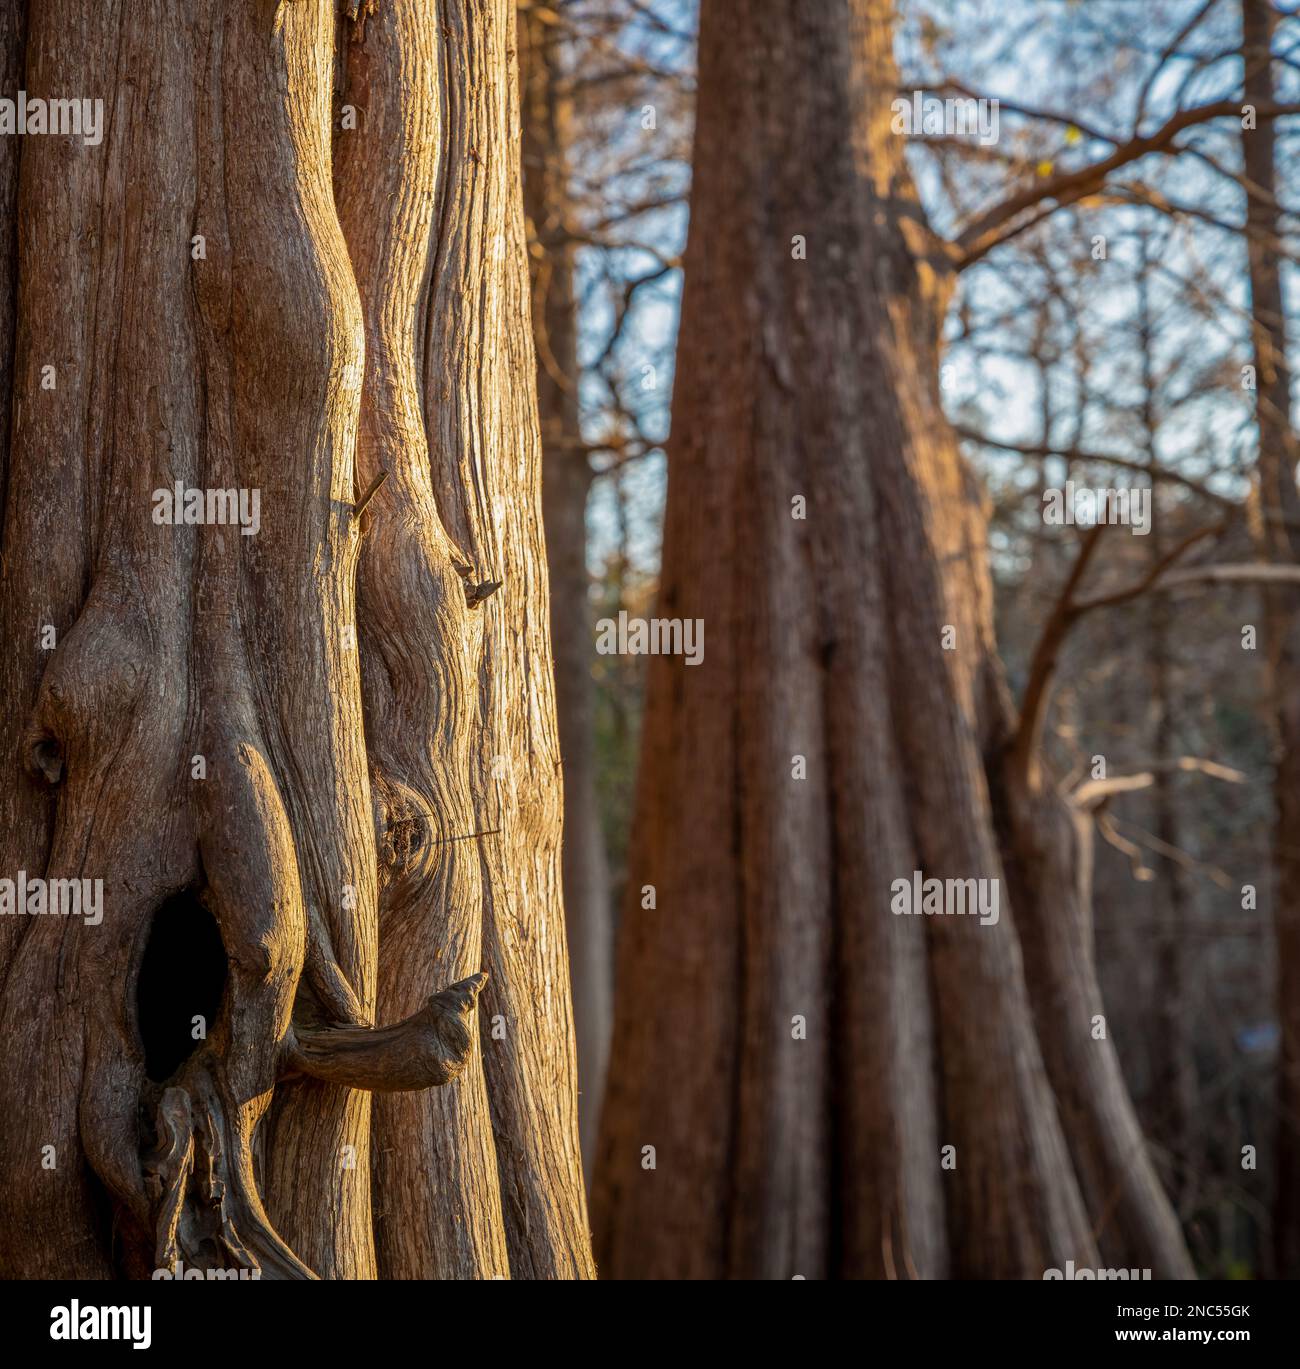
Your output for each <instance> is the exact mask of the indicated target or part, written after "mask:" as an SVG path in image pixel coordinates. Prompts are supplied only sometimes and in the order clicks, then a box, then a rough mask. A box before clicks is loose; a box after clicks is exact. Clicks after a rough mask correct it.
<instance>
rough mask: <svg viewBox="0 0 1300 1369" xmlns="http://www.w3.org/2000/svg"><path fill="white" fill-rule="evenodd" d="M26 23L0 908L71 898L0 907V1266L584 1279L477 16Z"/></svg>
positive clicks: (119, 9)
mask: <svg viewBox="0 0 1300 1369" xmlns="http://www.w3.org/2000/svg"><path fill="white" fill-rule="evenodd" d="M31 10H32V13H31V15H30V31H29V32H27V33H26V35H25V37H24V34H23V31H22V30H23V25H22V24H21V23H17V24H15V23H14V22H12V21H11V20H8V19H6V20H4V21H3V22H0V45H3V46H2V47H0V59H2V64H3V70H4V71H5V72H6V73H8V74H10V75H17V74H21V75H22V78H23V79H22V84H23V86H24V88H25V89H26V90H27V92H28V93H29V95H30V96H31V97H32V98H43V97H47V96H48V95H49V93H50V92H55V93H57V92H60V91H65V90H66V91H75V92H81V93H84V94H85V95H86V96H87V97H93V98H100V97H102V98H103V99H104V103H105V112H106V113H105V131H104V137H103V141H102V143H101V144H100V145H99V146H97V147H88V146H84V145H82V143H81V141H80V140H66V139H54V138H41V139H32V140H30V141H24V142H23V144H22V147H21V152H20V153H19V152H17V151H15V150H14V149H13V148H12V147H11V145H10V144H9V143H8V142H6V141H4V140H0V208H3V209H5V210H6V211H7V210H8V208H9V206H10V204H11V201H12V196H13V187H14V186H15V185H16V186H17V233H16V238H14V239H11V240H10V241H11V244H12V243H13V242H15V241H16V243H17V247H16V248H15V249H13V250H14V251H15V252H16V256H14V257H13V262H12V265H13V267H14V268H15V269H10V266H11V263H10V261H9V260H8V250H7V249H2V248H0V289H3V290H4V294H3V300H4V308H6V309H7V310H8V311H9V312H8V313H7V314H6V315H4V316H0V381H3V394H4V403H6V404H8V403H10V401H11V396H12V410H13V423H12V434H11V435H10V432H9V429H8V427H7V426H6V428H5V430H4V434H3V436H2V437H0V455H2V456H3V457H4V463H3V467H4V474H5V485H4V500H5V503H4V517H5V522H4V530H3V558H2V560H0V630H2V631H3V640H4V641H5V643H6V651H5V652H4V653H0V686H2V687H3V690H4V697H5V699H6V701H7V702H9V703H10V704H11V706H10V707H8V708H7V709H6V710H4V716H3V718H2V719H0V729H2V732H0V766H2V767H3V769H0V776H2V778H0V823H2V828H0V876H3V875H4V874H5V873H9V874H10V875H12V874H13V873H14V872H17V871H19V870H23V871H27V872H29V873H30V874H31V875H32V876H36V875H40V876H41V877H43V878H45V879H48V880H56V879H57V880H73V879H90V880H97V879H102V880H103V888H104V894H103V909H102V911H103V920H102V923H101V924H100V925H98V926H95V927H86V926H83V925H82V922H81V920H78V919H68V918H7V919H0V974H3V980H2V982H0V1035H2V1036H3V1039H4V1041H5V1047H6V1048H5V1050H4V1051H3V1052H0V1172H3V1173H4V1174H5V1178H6V1181H5V1183H4V1184H3V1185H0V1230H3V1232H4V1237H3V1239H0V1273H3V1274H4V1275H6V1276H8V1277H33V1276H51V1277H64V1278H67V1277H112V1276H114V1275H115V1274H117V1275H121V1274H126V1275H128V1276H132V1277H149V1276H150V1275H151V1274H152V1272H153V1270H154V1269H155V1268H171V1267H172V1266H174V1265H176V1264H177V1263H180V1264H183V1265H184V1266H186V1267H187V1268H199V1269H204V1268H206V1269H218V1268H225V1269H239V1270H249V1271H257V1272H260V1274H261V1276H263V1277H269V1278H312V1277H323V1278H364V1277H371V1276H373V1275H374V1274H376V1273H377V1272H378V1273H380V1274H383V1275H425V1276H428V1275H439V1276H444V1277H456V1276H459V1277H473V1276H487V1275H490V1274H515V1275H545V1276H559V1275H569V1276H572V1275H578V1276H583V1275H589V1274H590V1273H591V1260H590V1252H589V1249H588V1244H587V1237H586V1219H585V1212H584V1210H583V1195H582V1186H581V1176H580V1172H579V1166H578V1156H577V1137H576V1118H575V1095H574V1087H573V1059H572V1043H571V1024H570V1019H569V1006H568V980H567V964H566V958H565V949H564V939H563V915H562V910H561V905H560V900H559V892H558V890H559V884H558V850H557V847H558V835H559V821H558V803H559V798H558V789H559V785H558V780H557V778H556V776H555V773H554V772H555V758H556V755H557V749H556V743H555V719H554V704H553V699H552V695H551V681H550V667H549V643H548V640H547V633H546V630H545V617H546V582H545V571H544V563H543V559H542V549H541V541H540V525H539V519H538V492H537V474H538V450H537V447H538V440H537V432H536V414H535V409H534V405H533V401H532V385H533V358H532V353H531V343H530V338H529V332H528V319H527V312H526V309H527V279H526V265H525V260H524V253H523V241H522V231H521V226H520V206H519V199H520V192H519V180H518V148H517V146H516V145H515V142H514V139H515V137H516V136H517V135H516V134H515V132H514V129H515V127H516V125H517V121H518V120H517V109H516V107H515V94H514V86H513V83H514V66H513V37H512V33H513V13H512V6H511V5H510V4H508V3H506V0H476V2H475V3H469V0H463V2H462V0H443V3H442V4H440V5H433V4H416V3H414V0H410V2H409V3H400V2H399V0H394V3H391V4H389V3H386V4H384V5H383V6H380V7H379V8H378V9H377V10H376V11H375V12H373V13H370V12H367V13H366V14H365V15H362V16H360V17H359V18H358V22H357V23H356V24H355V25H354V24H352V23H351V22H350V21H349V20H348V19H347V18H346V17H344V15H342V14H341V13H340V12H339V10H338V7H337V6H335V5H334V4H332V3H327V0H300V2H299V3H293V4H287V3H286V4H275V3H270V2H269V0H224V3H218V4H214V5H213V6H211V7H177V6H166V5H156V4H146V5H144V6H143V7H141V6H131V5H127V4H125V3H124V0H105V3H102V4H96V5H89V4H86V3H84V0H48V3H45V4H42V5H40V6H32V7H31ZM191 10H192V11H193V12H190V11H191ZM24 44H25V46H24ZM348 99H351V100H352V101H353V103H354V104H355V105H356V107H357V109H358V110H359V111H360V115H359V119H358V121H357V122H356V124H355V127H354V131H351V132H342V131H337V130H338V129H339V127H340V124H339V121H338V120H337V117H336V116H337V113H338V111H337V105H338V104H339V103H341V102H342V101H344V100H348ZM343 127H347V125H346V124H344V125H343ZM471 149H472V150H473V151H474V154H475V155H474V156H473V157H471V156H470V155H469V154H470V151H471ZM19 156H20V157H21V169H20V171H17V172H16V171H15V165H16V160H17V158H18V157H19ZM5 226H6V231H8V220H6V224H5ZM10 319H13V320H16V325H15V327H14V328H13V330H12V335H11V330H10V329H9V327H8V326H7V320H10ZM51 366H52V367H53V368H54V375H55V377H56V382H55V384H54V386H53V387H52V388H43V387H42V385H41V383H40V382H41V379H42V376H43V374H45V369H44V368H47V367H51ZM385 473H386V474H387V476H388V479H387V480H386V481H385V479H384V477H385ZM381 484H383V486H384V488H383V489H382V492H381V491H380V485H381ZM158 490H165V491H169V490H185V491H241V490H244V491H250V492H251V491H258V492H259V504H258V519H257V526H256V529H255V530H252V531H250V528H251V520H245V526H243V527H241V526H240V524H239V522H231V521H229V520H225V521H222V520H217V521H216V522H212V521H210V520H205V521H204V522H201V523H194V524H186V523H184V522H183V521H182V520H172V521H169V520H155V518H154V517H153V516H152V515H153V511H154V508H155V507H156V501H155V500H154V497H153V496H154V492H155V491H158ZM361 491H364V493H360V492H361ZM363 514H364V519H363ZM363 529H364V530H365V536H364V537H363V536H362V535H361V534H362V531H363ZM462 567H464V568H468V569H469V570H470V571H472V572H473V578H472V582H470V583H469V584H468V585H467V583H466V579H465V577H464V576H463V574H462V570H461V569H460V568H462ZM503 585H504V586H505V587H506V588H505V590H504V592H502V593H496V594H493V590H499V589H501V587H502V586H503ZM489 596H490V597H489ZM539 624H540V625H541V626H540V627H539V626H538V625H539ZM467 838H468V839H467ZM200 902H201V904H202V905H203V908H206V910H207V912H208V913H210V914H211V917H212V919H214V921H215V925H216V928H217V930H218V931H219V934H220V948H219V951H214V952H213V954H215V955H217V957H218V959H220V960H222V961H224V964H223V965H217V966H212V965H206V964H205V965H204V966H203V967H202V968H203V969H204V970H205V972H206V973H205V974H202V975H201V974H200V973H199V969H200V963H199V957H200V956H201V955H203V954H206V952H204V951H202V950H201V949H200V947H201V946H203V945H206V944H207V943H206V942H204V940H203V938H202V936H201V929H200V928H199V926H198V921H197V920H198V919H199V918H200V917H201V916H205V914H203V911H202V909H201V908H199V907H198V904H199V903H200ZM162 919H166V920H167V927H166V935H165V936H163V935H162V934H161V933H160V932H159V929H158V926H157V925H156V924H157V923H158V922H159V921H160V920H162ZM161 945H166V946H168V947H171V948H172V949H171V950H170V951H169V952H168V954H170V955H172V956H174V961H173V962H172V963H170V964H168V963H166V962H164V963H162V964H161V965H159V964H157V963H155V964H154V966H153V968H152V969H151V971H150V973H151V975H152V974H154V973H158V974H160V975H161V977H162V979H163V981H164V982H169V983H171V984H172V986H173V988H175V989H177V992H178V994H179V998H180V999H181V1000H183V999H184V998H185V994H186V986H188V985H191V984H192V985H193V991H194V998H195V1001H196V1002H197V1001H198V997H199V980H200V979H204V980H206V981H208V982H215V983H217V984H219V985H222V986H223V987H222V988H221V991H220V1005H219V1007H218V1008H216V1009H215V1010H211V1009H209V1010H208V1012H211V1014H212V1020H207V1016H208V1012H202V1013H200V1012H199V1010H198V1009H197V1008H193V1009H192V1011H193V1013H196V1014H198V1017H199V1021H198V1023H197V1024H196V1025H195V1026H194V1030H193V1038H192V1041H191V1046H192V1049H191V1051H190V1052H189V1053H188V1054H185V1053H184V1051H182V1052H180V1054H181V1055H183V1056H184V1058H183V1059H182V1060H181V1063H180V1064H179V1065H176V1066H175V1067H174V1069H173V1072H172V1073H171V1074H170V1075H169V1076H168V1077H167V1078H166V1079H162V1080H154V1079H150V1078H149V1077H148V1075H147V1073H146V1056H147V1054H148V1049H149V1048H150V1047H151V1046H153V1045H155V1044H157V1043H154V1042H150V1041H146V1040H144V1039H143V1037H142V1031H143V1030H145V1029H147V1030H150V1031H152V1030H154V1028H153V1026H152V1025H150V1024H151V1023H152V1022H153V1020H154V1019H153V1016H152V1015H147V1014H145V1013H143V1012H142V1011H141V1008H140V1005H139V1004H138V1002H137V985H138V983H139V981H140V968H141V965H142V964H143V963H144V958H145V953H146V949H148V948H149V947H150V946H154V947H158V946H161ZM156 954H159V955H161V954H162V952H161V951H158V952H156ZM484 967H486V969H487V973H484V972H483V969H484ZM169 971H170V973H169ZM213 972H215V973H213ZM489 975H490V979H489ZM452 981H455V982H452ZM449 983H450V985H451V987H449V988H443V986H444V985H447V984H449ZM485 986H486V994H485V998H484V1003H485V1007H486V1010H487V1013H488V1015H489V1016H490V1019H491V1021H490V1024H489V1023H485V1024H484V1029H483V1032H482V1046H481V1049H478V1050H476V1049H475V1038H476V1036H478V1035H479V1033H478V1032H477V1030H476V1029H475V1025H474V1019H475V1009H476V1005H477V1003H478V1001H479V997H480V993H481V992H482V991H484V989H485ZM146 991H147V990H146V988H145V986H144V985H140V992H141V993H145V992H146ZM34 1004H39V1005H40V1009H39V1011H33V1005H34ZM182 1006H183V1007H184V1008H185V1012H184V1021H183V1023H182V1024H180V1025H181V1026H182V1027H183V1031H184V1032H185V1033H189V1032H190V1029H191V1021H190V1018H191V1011H190V1010H191V1007H192V1005H190V1004H188V1003H183V1005H182ZM377 1023H378V1024H391V1025H376V1024H377ZM167 1030H168V1032H169V1033H170V1032H171V1031H172V1030H173V1027H172V1026H170V1025H169V1026H168V1029H167ZM153 1058H154V1059H155V1060H158V1059H167V1060H169V1061H174V1060H175V1059H176V1058H177V1055H176V1054H170V1055H169V1054H168V1051H166V1050H155V1051H153ZM484 1065H486V1068H484ZM168 1067H170V1065H169V1066H168ZM457 1076H461V1077H460V1079H459V1082H457V1083H455V1084H454V1085H453V1087H451V1088H447V1089H441V1090H436V1089H433V1086H436V1085H442V1084H449V1083H452V1081H453V1080H456V1079H457ZM489 1085H490V1087H489ZM431 1090H432V1091H431ZM372 1093H374V1094H376V1095H377V1097H376V1100H375V1103H374V1115H373V1117H372V1102H371V1094H372ZM489 1095H490V1101H489ZM372 1135H373V1137H374V1145H373V1147H372V1144H371V1138H372ZM43 1157H44V1158H45V1159H47V1160H48V1161H51V1162H50V1163H46V1164H45V1165H43V1164H42V1160H43Z"/></svg>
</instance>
